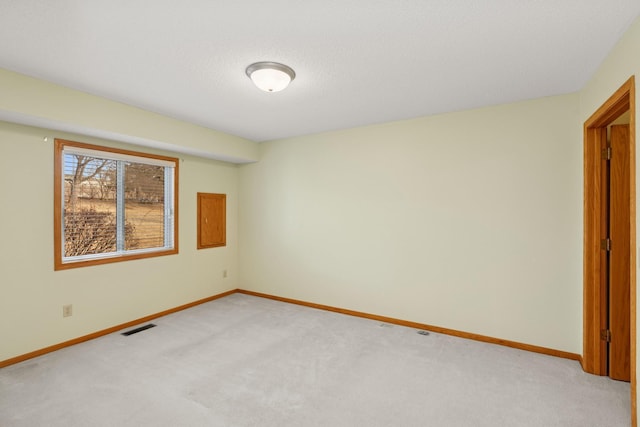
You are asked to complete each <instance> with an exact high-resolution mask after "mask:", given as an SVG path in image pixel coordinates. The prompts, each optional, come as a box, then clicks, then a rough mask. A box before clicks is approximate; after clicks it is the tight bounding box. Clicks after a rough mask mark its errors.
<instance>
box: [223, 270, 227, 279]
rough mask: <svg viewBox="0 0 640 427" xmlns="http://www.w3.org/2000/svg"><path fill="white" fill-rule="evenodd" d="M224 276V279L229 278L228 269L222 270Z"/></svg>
mask: <svg viewBox="0 0 640 427" xmlns="http://www.w3.org/2000/svg"><path fill="white" fill-rule="evenodd" d="M222 278H223V279H226V278H227V270H222Z"/></svg>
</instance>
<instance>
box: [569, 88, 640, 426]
mask: <svg viewBox="0 0 640 427" xmlns="http://www.w3.org/2000/svg"><path fill="white" fill-rule="evenodd" d="M627 110H629V112H630V116H631V117H630V122H629V172H630V173H629V180H630V181H631V182H630V183H629V193H630V194H629V198H630V205H631V223H630V229H629V230H630V231H629V239H630V254H629V256H630V260H629V266H630V271H629V280H630V284H629V285H630V301H629V304H630V317H631V319H630V326H631V351H630V353H631V355H630V358H631V360H630V362H631V415H632V425H633V426H636V425H637V421H636V418H637V408H636V166H635V164H636V155H635V152H636V139H635V133H636V132H635V131H636V124H635V121H636V111H635V110H636V102H635V79H634V76H632V77H631V78H629V80H627V81H626V82H625V83H624V84H623V85H622V86H621V87H620V88H619V89H618V90H617V91H616V92H615V93H614V94H613V95H611V97H610V98H609V99H608V100H607V101H606V102H605V103H604V104H602V106H601V107H600V108H598V110H597V111H596V112H595V113H593V115H591V117H589V119H588V120H587V121H586V122H585V123H584V253H583V269H584V270H583V273H584V275H583V291H584V299H583V321H584V323H583V354H582V368H583V369H584V371H585V372H589V373H592V374H596V375H606V372H607V371H606V369H607V367H606V363H607V354H606V343H605V342H604V341H602V340H601V339H600V329H601V322H602V319H604V318H605V314H604V313H605V311H606V307H605V301H606V300H605V298H606V296H605V292H606V291H604V290H603V283H602V282H603V281H602V280H601V274H602V268H601V265H602V264H601V262H602V258H601V257H603V256H605V255H604V252H603V251H602V250H601V248H600V238H601V227H602V223H603V221H602V217H603V212H602V211H601V206H602V205H601V202H602V195H603V190H604V189H603V188H602V185H601V172H602V158H601V150H602V149H603V148H604V146H603V144H606V127H607V126H608V125H609V124H611V122H613V121H614V120H615V119H616V118H618V117H619V116H620V115H621V114H622V113H624V112H625V111H627ZM603 135H604V136H603ZM603 141H604V142H603Z"/></svg>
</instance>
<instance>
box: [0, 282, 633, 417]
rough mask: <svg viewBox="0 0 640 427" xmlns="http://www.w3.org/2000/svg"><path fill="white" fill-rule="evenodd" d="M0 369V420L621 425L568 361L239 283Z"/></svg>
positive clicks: (622, 399)
mask: <svg viewBox="0 0 640 427" xmlns="http://www.w3.org/2000/svg"><path fill="white" fill-rule="evenodd" d="M153 323H155V324H156V325H158V326H157V327H155V328H152V329H148V330H146V331H143V332H140V333H138V334H135V335H131V336H128V337H124V336H122V335H120V334H111V335H107V336H105V337H102V338H99V339H96V340H93V341H89V342H86V343H83V344H80V345H77V346H74V347H69V348H66V349H63V350H60V351H57V352H55V353H50V354H48V355H45V356H41V357H39V358H36V359H32V360H28V361H25V362H23V363H20V364H16V365H13V366H9V367H6V368H4V369H1V370H0V426H3V427H14V426H28V427H34V426H54V427H55V426H60V427H62V426H64V427H72V426H82V427H85V426H118V427H122V426H136V427H140V426H154V427H158V426H172V427H173V426H225V427H232V426H278V427H280V426H296V427H300V426H332V427H334V426H350V427H351V426H363V427H374V426H394V427H400V426H416V427H417V426H434V427H447V426H455V427H461V426H474V427H477V426H491V427H496V426H541V427H543V426H544V427H551V426H562V427H569V426H580V427H591V426H592V427H605V426H606V427H615V426H628V425H629V424H630V396H629V384H627V383H622V382H617V381H612V380H610V379H608V378H603V377H596V376H592V375H588V374H585V373H583V372H582V370H581V369H580V366H579V365H578V363H577V362H574V361H569V360H564V359H559V358H554V357H549V356H544V355H539V354H534V353H529V352H525V351H519V350H514V349H510V348H506V347H501V346H496V345H491V344H485V343H479V342H474V341H470V340H465V339H460V338H454V337H450V336H446V335H439V334H434V333H432V334H430V335H429V336H423V335H419V334H418V333H417V332H416V330H414V329H410V328H405V327H401V326H392V325H385V324H380V323H379V322H375V321H371V320H366V319H360V318H355V317H350V316H346V315H340V314H336V313H330V312H324V311H320V310H314V309H311V308H307V307H300V306H296V305H291V304H286V303H280V302H276V301H271V300H266V299H262V298H256V297H251V296H247V295H241V294H234V295H231V296H228V297H225V298H223V299H220V300H216V301H212V302H210V303H207V304H203V305H200V306H197V307H194V308H192V309H189V310H186V311H182V312H179V313H175V314H172V315H169V316H165V317H163V318H160V319H156V320H155V321H153Z"/></svg>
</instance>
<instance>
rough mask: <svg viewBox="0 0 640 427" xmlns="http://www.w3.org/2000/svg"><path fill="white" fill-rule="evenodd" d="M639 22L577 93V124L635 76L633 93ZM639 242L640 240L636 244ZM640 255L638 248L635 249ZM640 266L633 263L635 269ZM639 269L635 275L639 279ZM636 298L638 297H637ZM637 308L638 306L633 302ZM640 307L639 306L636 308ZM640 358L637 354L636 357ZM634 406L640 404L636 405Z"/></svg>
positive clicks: (638, 76)
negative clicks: (578, 110) (578, 95)
mask: <svg viewBox="0 0 640 427" xmlns="http://www.w3.org/2000/svg"><path fill="white" fill-rule="evenodd" d="M639 53H640V19H637V20H636V21H635V23H634V24H633V25H632V26H631V28H630V29H629V30H628V31H627V32H626V33H625V34H624V36H623V37H622V39H621V40H620V41H619V42H618V43H617V44H616V46H615V47H614V49H613V50H612V51H611V53H610V54H609V56H608V57H607V58H606V59H605V61H604V62H603V63H602V64H601V65H600V67H599V69H598V71H597V72H596V73H595V75H594V76H593V77H592V78H591V80H589V82H588V84H587V85H586V86H585V87H584V89H583V90H582V91H581V92H580V121H581V123H584V122H585V121H586V120H587V119H588V118H589V116H591V114H593V113H594V112H595V111H596V110H597V109H598V108H599V107H600V106H601V105H602V104H603V103H604V102H605V101H606V100H607V99H608V98H609V96H611V95H612V94H613V93H614V92H615V91H616V90H617V89H618V88H619V87H620V86H622V84H623V83H624V82H626V81H627V80H628V79H629V77H631V76H635V80H636V91H637V90H638V87H639V85H640V54H639ZM639 112H640V105H639V102H638V95H636V122H635V127H636V212H640V211H639V210H638V205H637V202H638V201H640V182H638V179H639V178H640V173H638V165H640V151H639V150H638V147H637V144H638V140H637V138H638V135H640V133H639V132H638V118H639V117H637V115H638V114H639ZM636 230H640V224H639V222H638V215H637V214H636ZM637 241H638V242H640V240H637ZM637 253H638V254H640V248H638V252H637ZM639 265H640V264H637V263H636V268H637V269H638V266H639ZM639 270H640V269H638V270H637V271H636V275H637V277H640V271H639ZM637 295H640V293H638V294H637ZM636 305H637V302H636ZM637 306H638V307H640V305H637ZM639 338H640V336H636V348H640V339H639ZM637 354H638V356H640V353H637ZM636 366H640V357H638V359H637V360H636ZM637 403H640V401H638V402H637Z"/></svg>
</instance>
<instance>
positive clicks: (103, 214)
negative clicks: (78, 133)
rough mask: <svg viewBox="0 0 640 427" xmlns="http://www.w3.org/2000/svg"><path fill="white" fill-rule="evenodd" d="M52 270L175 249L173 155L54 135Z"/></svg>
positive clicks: (175, 169) (175, 164) (175, 173)
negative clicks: (144, 151) (153, 153)
mask: <svg viewBox="0 0 640 427" xmlns="http://www.w3.org/2000/svg"><path fill="white" fill-rule="evenodd" d="M54 157H55V166H54V185H55V189H54V222H55V230H54V244H55V250H54V256H55V265H54V267H55V269H56V270H62V269H67V268H74V267H81V266H87V265H95V264H104V263H110V262H117V261H124V260H131V259H138V258H147V257H152V256H160V255H170V254H175V253H178V227H177V218H178V208H177V206H178V190H177V182H178V159H176V158H172V157H164V156H155V155H151V154H145V153H138V152H133V151H126V150H118V149H114V148H107V147H99V146H95V145H89V144H83V143H79V142H71V141H65V140H60V139H56V140H55V156H54Z"/></svg>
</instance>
